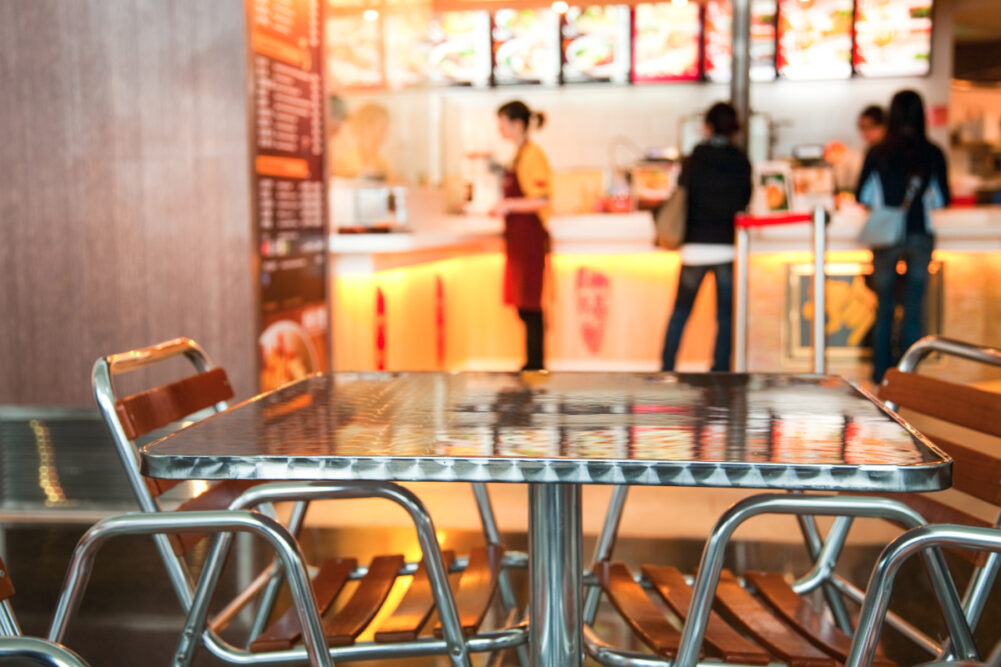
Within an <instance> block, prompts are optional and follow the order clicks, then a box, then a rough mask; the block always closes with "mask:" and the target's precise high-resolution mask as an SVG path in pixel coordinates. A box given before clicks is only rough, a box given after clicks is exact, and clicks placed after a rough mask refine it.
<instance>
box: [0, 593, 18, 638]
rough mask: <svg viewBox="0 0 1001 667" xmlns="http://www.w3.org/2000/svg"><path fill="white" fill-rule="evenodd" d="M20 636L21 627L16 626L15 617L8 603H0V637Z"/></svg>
mask: <svg viewBox="0 0 1001 667" xmlns="http://www.w3.org/2000/svg"><path fill="white" fill-rule="evenodd" d="M20 634H21V627H20V626H19V625H18V624H17V617H16V616H14V611H13V610H12V609H11V608H10V601H9V600H4V601H3V602H0V637H15V636H17V635H20Z"/></svg>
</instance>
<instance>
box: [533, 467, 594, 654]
mask: <svg viewBox="0 0 1001 667" xmlns="http://www.w3.org/2000/svg"><path fill="white" fill-rule="evenodd" d="M580 512H581V502H580V485H579V484H531V485H530V486H529V525H528V541H529V542H528V545H529V548H528V553H529V561H528V563H529V564H528V578H529V585H530V587H531V589H530V591H529V654H530V656H531V664H532V666H533V667H554V666H555V665H560V667H574V666H576V665H583V664H584V644H583V638H582V627H583V626H582V619H583V613H582V609H583V606H582V585H583V581H582V572H583V556H582V548H581V542H582V541H583V537H582V530H581V515H580Z"/></svg>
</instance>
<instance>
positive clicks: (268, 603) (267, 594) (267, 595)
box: [247, 501, 309, 647]
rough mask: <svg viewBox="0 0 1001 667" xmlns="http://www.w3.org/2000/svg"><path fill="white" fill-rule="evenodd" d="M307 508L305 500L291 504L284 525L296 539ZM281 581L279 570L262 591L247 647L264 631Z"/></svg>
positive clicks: (307, 504)
mask: <svg viewBox="0 0 1001 667" xmlns="http://www.w3.org/2000/svg"><path fill="white" fill-rule="evenodd" d="M308 509H309V503H308V502H305V501H300V502H297V503H295V504H294V505H293V506H292V514H291V515H290V516H289V520H288V523H286V524H285V525H286V527H287V528H288V532H290V533H292V534H293V535H294V536H295V537H296V539H298V538H299V531H301V530H302V525H303V523H304V522H305V520H306V511H307V510H308ZM282 581H283V577H282V573H281V571H280V570H279V572H278V574H277V575H276V576H275V577H274V578H272V579H271V581H269V582H268V585H267V587H266V588H265V589H264V592H263V593H261V599H260V604H259V606H258V609H257V614H256V615H255V616H254V622H253V624H252V625H251V627H250V636H249V638H248V640H247V646H248V647H249V646H250V642H252V641H254V640H255V639H257V637H258V635H260V634H261V633H262V632H264V628H265V627H267V625H268V619H269V618H270V617H271V612H272V611H273V610H274V606H275V601H276V600H277V599H278V592H279V591H280V590H281V585H282Z"/></svg>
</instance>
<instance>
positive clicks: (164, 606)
mask: <svg viewBox="0 0 1001 667" xmlns="http://www.w3.org/2000/svg"><path fill="white" fill-rule="evenodd" d="M81 532H82V527H79V526H63V527H51V526H49V527H31V526H11V527H8V528H7V530H6V535H5V557H6V560H7V564H8V568H9V570H10V572H11V575H12V577H13V580H14V582H15V585H16V587H17V589H18V593H17V595H16V596H15V597H14V598H13V600H12V603H13V606H14V609H15V612H16V613H17V615H18V617H19V619H20V621H21V624H22V626H23V629H24V631H25V632H26V634H34V635H43V634H44V633H45V630H46V626H47V623H48V620H49V617H50V615H51V612H52V608H53V606H54V603H55V598H56V595H57V593H58V590H59V587H60V585H61V583H62V574H63V571H64V569H65V566H66V563H67V561H68V558H69V555H70V553H71V551H72V549H73V546H74V544H75V541H76V539H77V538H78V537H79V535H80V534H81ZM411 536H412V532H411V531H409V530H406V529H404V528H400V527H393V526H384V527H373V528H369V529H363V528H342V529H334V528H330V527H319V528H312V529H310V530H307V531H306V532H305V534H304V535H303V548H304V551H305V552H306V554H307V556H308V557H310V556H313V555H316V554H321V553H322V554H324V555H349V554H350V555H354V556H357V557H358V558H359V560H364V559H366V558H368V557H370V556H371V555H374V554H376V553H394V552H398V553H404V554H409V555H413V552H414V545H413V543H412V537H411ZM440 537H441V539H442V541H443V543H444V545H445V546H446V547H451V548H455V549H456V550H457V551H459V552H462V551H463V550H466V549H468V548H469V547H470V546H472V545H474V544H476V543H478V542H479V541H480V537H479V535H477V534H476V533H475V532H472V531H468V530H446V531H441V532H440ZM505 540H506V544H507V545H508V547H509V548H514V549H523V548H525V546H526V545H525V543H526V536H525V534H524V533H522V532H514V533H511V534H508V535H506V537H505ZM592 545H593V537H588V538H587V540H586V543H585V554H588V553H590V550H591V548H592ZM701 547H702V545H701V542H700V541H699V540H697V539H692V538H680V539H658V538H655V537H653V536H649V535H648V536H641V537H636V536H631V537H624V538H623V539H621V540H620V542H619V544H618V546H617V549H616V556H617V558H619V559H621V560H624V561H625V562H627V563H628V564H630V565H633V566H635V565H637V564H640V563H644V562H654V563H668V562H669V563H672V564H675V565H678V566H679V567H681V568H682V569H683V570H687V571H692V570H693V569H694V568H695V567H696V565H697V561H698V557H699V554H700V551H701ZM248 551H249V552H250V553H252V554H254V558H257V559H258V560H260V562H262V563H263V558H264V554H263V553H262V551H261V550H260V549H255V548H253V546H250V547H249V549H248ZM877 553H878V550H877V549H875V548H874V547H871V546H866V545H854V546H849V547H848V548H847V549H846V552H845V554H844V555H843V557H842V561H841V562H842V566H841V571H842V572H843V573H844V574H845V575H846V576H849V577H851V578H854V579H855V580H864V578H865V576H866V574H867V572H868V570H869V568H870V567H871V564H872V562H873V560H874V559H875V557H876V555H877ZM727 564H728V567H731V568H733V569H735V570H738V571H742V570H744V569H775V570H778V571H781V572H787V573H792V572H802V571H803V570H804V569H805V566H806V560H805V554H804V553H803V551H802V548H801V547H799V548H797V547H796V546H793V545H791V544H788V543H781V542H775V541H761V540H742V541H740V542H739V543H737V544H735V545H734V547H733V548H732V549H731V551H730V553H729V556H728V561H727ZM230 571H231V572H232V571H234V568H230ZM234 576H235V575H234ZM514 580H515V585H516V587H517V589H518V590H519V591H520V594H521V595H522V597H523V599H524V597H525V596H526V593H527V586H526V576H525V573H523V572H520V573H516V574H515V578H514ZM901 581H902V582H904V585H902V586H899V588H900V589H901V594H900V595H898V596H897V597H896V599H895V600H894V605H893V606H894V608H897V609H898V610H906V611H907V612H908V613H915V612H916V613H917V614H918V615H919V616H923V617H924V618H922V619H921V623H922V624H923V626H924V627H926V628H928V629H929V630H930V631H934V628H936V627H938V626H940V625H941V623H940V622H939V621H938V619H937V617H936V614H935V612H934V611H933V610H934V605H929V604H928V601H929V600H931V599H932V597H931V593H930V591H929V590H928V587H927V585H926V584H925V583H924V582H925V578H924V575H923V573H922V570H921V566H920V565H919V564H915V565H914V566H913V567H911V568H909V569H907V570H906V571H905V572H903V573H902V575H901ZM226 586H228V587H229V588H231V589H232V588H233V586H234V577H230V578H228V579H227V581H226ZM996 606H997V605H995V607H992V609H991V611H990V614H991V618H990V619H988V621H987V622H985V623H984V624H983V625H984V627H986V628H988V629H989V631H988V634H989V632H995V634H996V630H995V629H996V628H997V627H998V624H997V622H996V621H997V620H998V619H1001V611H999V610H998V609H997V608H996ZM181 620H182V619H181V616H180V614H179V612H178V604H177V602H176V600H175V599H174V597H173V593H172V592H171V590H170V588H169V586H168V585H167V584H166V582H165V580H164V578H163V576H162V570H161V568H160V566H159V565H158V561H157V558H156V554H155V552H154V550H153V547H152V543H151V542H150V541H149V539H148V538H124V539H121V540H118V541H115V542H111V543H110V544H109V545H108V546H106V547H105V548H104V550H103V551H102V552H101V554H100V556H99V557H98V560H97V565H96V568H95V571H94V575H93V579H92V581H91V584H90V587H89V588H88V591H87V595H86V597H85V598H84V601H83V604H82V606H81V609H80V613H79V616H78V617H77V618H76V620H75V621H74V623H73V625H72V627H71V629H70V633H69V636H68V638H67V641H66V643H67V645H69V646H71V647H73V648H75V649H76V650H78V651H79V652H80V653H81V654H82V655H84V657H86V658H87V659H88V660H90V661H91V663H92V664H93V665H95V667H99V666H100V667H103V666H108V667H117V666H119V665H120V666H123V667H125V666H129V667H132V666H134V665H139V664H143V665H145V664H150V665H153V664H168V662H169V659H170V656H171V655H172V652H173V647H174V642H175V639H176V636H177V634H178V631H179V628H180V624H181ZM597 626H598V627H599V629H600V632H601V633H602V634H603V637H604V638H605V639H606V640H608V641H612V642H613V643H617V644H620V645H627V646H632V647H633V648H636V649H640V648H641V647H640V645H639V644H638V643H637V642H636V641H635V639H633V638H632V636H631V634H630V631H629V630H628V628H625V627H624V626H623V624H622V623H621V622H620V621H619V620H618V618H617V616H616V615H615V613H614V611H613V610H612V609H611V608H610V606H609V605H607V604H605V605H603V607H602V613H601V617H600V619H599V622H598V624H597ZM984 639H985V641H987V640H989V639H990V638H987V637H985V638H984ZM990 643H991V644H992V643H993V642H992V641H991V642H990ZM884 644H885V646H886V650H887V651H888V652H889V654H890V655H891V656H892V657H895V658H896V659H897V660H898V661H899V663H900V664H901V665H909V664H917V663H918V662H921V661H923V660H924V659H925V656H924V655H922V654H921V653H920V652H916V651H914V650H912V649H910V648H909V647H908V646H907V645H906V644H905V643H904V642H903V641H901V640H900V638H899V637H898V636H896V635H895V634H894V633H889V634H888V636H887V638H886V640H885V641H884ZM195 664H196V665H198V666H200V667H205V666H210V665H216V664H220V663H218V662H217V661H215V660H214V659H213V658H211V656H208V655H206V654H205V652H204V651H202V652H200V654H199V655H198V657H197V659H196V661H195ZM365 664H368V665H374V666H376V667H381V666H383V665H385V666H388V665H390V664H392V665H402V666H404V667H408V666H409V667H424V666H431V665H439V664H445V663H444V661H441V660H429V659H420V660H393V661H386V662H384V663H365ZM475 664H485V659H484V658H483V657H480V658H478V659H477V662H476V663H475ZM504 664H517V663H516V662H515V661H514V657H513V656H507V657H506V658H505V660H504Z"/></svg>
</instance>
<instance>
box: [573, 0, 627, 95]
mask: <svg viewBox="0 0 1001 667" xmlns="http://www.w3.org/2000/svg"><path fill="white" fill-rule="evenodd" d="M561 33H562V40H561V41H562V49H563V81H564V82H567V83H577V82H587V81H613V82H616V83H625V82H627V81H628V80H629V61H628V56H627V53H628V50H629V8H628V7H625V6H621V5H620V6H610V5H591V6H588V7H570V8H569V9H568V10H567V13H566V15H565V16H564V17H563V25H562V28H561Z"/></svg>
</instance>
